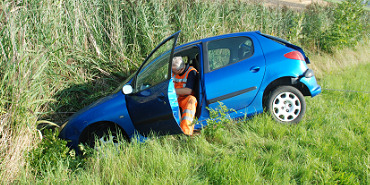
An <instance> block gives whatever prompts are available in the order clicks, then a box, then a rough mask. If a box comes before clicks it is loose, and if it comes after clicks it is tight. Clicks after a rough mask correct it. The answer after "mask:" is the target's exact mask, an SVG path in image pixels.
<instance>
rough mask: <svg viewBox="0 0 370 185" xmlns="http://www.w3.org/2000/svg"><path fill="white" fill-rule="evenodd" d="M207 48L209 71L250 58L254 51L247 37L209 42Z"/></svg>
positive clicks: (251, 42)
mask: <svg viewBox="0 0 370 185" xmlns="http://www.w3.org/2000/svg"><path fill="white" fill-rule="evenodd" d="M207 47H208V67H209V71H213V70H216V69H219V68H222V67H224V66H227V65H230V64H233V63H236V62H239V61H241V60H245V59H247V58H249V57H251V56H252V55H253V51H254V48H253V41H252V39H250V38H249V37H232V38H227V39H220V40H215V41H210V42H209V43H208V44H207Z"/></svg>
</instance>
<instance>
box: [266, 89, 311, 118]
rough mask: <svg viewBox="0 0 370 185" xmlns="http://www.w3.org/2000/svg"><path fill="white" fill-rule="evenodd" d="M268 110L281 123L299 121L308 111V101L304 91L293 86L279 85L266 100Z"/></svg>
mask: <svg viewBox="0 0 370 185" xmlns="http://www.w3.org/2000/svg"><path fill="white" fill-rule="evenodd" d="M266 108H267V111H268V112H269V113H270V114H271V116H272V118H273V119H274V120H276V121H278V122H280V123H287V124H293V123H298V122H299V121H301V119H302V118H303V115H304V114H305V112H306V101H305V99H304V96H303V95H302V93H301V92H300V91H299V90H298V89H296V88H295V87H292V86H279V87H278V88H276V89H275V90H273V91H272V92H271V93H270V95H269V96H268V98H267V101H266Z"/></svg>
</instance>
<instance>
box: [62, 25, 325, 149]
mask: <svg viewBox="0 0 370 185" xmlns="http://www.w3.org/2000/svg"><path fill="white" fill-rule="evenodd" d="M179 33H180V31H179V32H177V33H175V34H173V35H171V36H170V37H168V38H167V39H165V40H164V41H163V42H162V43H160V44H159V45H158V46H157V47H156V48H155V49H154V50H153V51H152V52H151V53H150V54H149V55H148V57H147V58H146V59H145V61H144V62H143V64H142V65H141V66H140V68H139V69H138V71H137V72H136V73H134V74H133V75H132V76H131V77H129V78H128V79H127V80H126V81H125V82H124V83H123V84H122V85H121V88H119V90H117V91H116V92H114V93H113V94H112V95H110V96H107V97H105V98H102V99H100V100H98V101H97V102H95V103H93V104H91V105H89V106H87V107H85V108H84V109H82V110H81V111H79V112H77V113H76V114H74V115H73V116H72V117H70V119H69V121H68V122H67V123H65V124H64V125H62V126H61V128H60V134H59V137H60V138H62V139H66V140H68V141H69V146H70V147H72V148H75V149H77V145H78V144H79V143H85V144H87V145H89V146H94V141H95V139H96V138H98V139H101V140H104V137H105V136H106V135H107V133H108V132H110V133H111V134H112V135H113V136H116V135H117V132H121V133H122V135H123V136H124V137H125V139H127V140H130V139H132V138H133V137H140V138H145V137H146V136H148V134H150V133H151V132H153V133H156V134H157V135H163V134H181V133H183V132H182V130H181V128H180V125H179V124H180V119H181V115H180V108H179V105H178V102H177V97H176V93H175V88H174V84H173V79H172V78H171V76H172V75H171V61H172V58H173V57H174V56H181V57H182V58H183V60H184V61H185V62H187V63H188V64H189V65H191V66H193V67H195V68H196V69H197V71H198V76H197V80H196V83H195V84H196V85H195V89H194V91H195V96H196V98H197V100H198V105H197V110H196V115H195V116H196V118H197V122H196V123H195V124H196V125H195V129H201V128H202V127H204V126H206V125H207V122H206V120H207V119H208V118H209V116H210V114H209V109H207V107H208V108H210V109H215V108H217V107H218V106H219V105H220V103H222V104H223V105H225V106H226V107H227V108H228V109H230V110H233V111H230V112H229V116H230V117H231V118H240V117H245V116H247V117H250V116H252V115H255V114H259V113H262V112H263V111H264V110H266V111H267V112H269V113H270V114H271V116H272V118H273V119H275V120H276V121H278V122H282V123H287V124H293V123H297V122H299V121H300V120H301V119H302V117H303V115H304V113H305V110H306V103H305V99H304V96H311V97H314V96H316V95H318V94H319V93H320V92H321V87H320V86H319V85H318V84H317V82H316V78H315V76H314V73H313V71H312V70H311V69H309V68H308V67H307V64H309V63H310V61H309V59H308V57H307V56H306V55H305V53H304V52H303V50H302V48H300V47H298V46H296V45H293V44H291V43H289V42H288V41H286V40H283V39H280V38H277V37H273V36H270V35H266V34H263V33H261V32H259V31H255V32H243V33H232V34H227V35H220V36H215V37H210V38H205V39H201V40H197V41H193V42H190V43H187V44H183V45H181V46H177V47H176V41H177V38H178V36H179Z"/></svg>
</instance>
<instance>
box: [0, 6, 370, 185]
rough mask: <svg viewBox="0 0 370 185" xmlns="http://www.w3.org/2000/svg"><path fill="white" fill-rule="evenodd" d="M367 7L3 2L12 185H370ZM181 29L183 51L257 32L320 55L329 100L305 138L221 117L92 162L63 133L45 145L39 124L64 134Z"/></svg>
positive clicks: (3, 138)
mask: <svg viewBox="0 0 370 185" xmlns="http://www.w3.org/2000/svg"><path fill="white" fill-rule="evenodd" d="M360 2H361V1H359V0H347V1H344V2H343V3H340V4H329V5H326V6H323V5H320V4H311V5H309V6H307V7H306V8H305V9H303V10H292V9H289V8H288V7H285V6H279V7H271V6H264V4H263V1H262V2H261V1H252V0H250V1H235V0H224V1H214V0H205V1H197V0H182V1H175V0H167V1H160V0H149V1H144V0H138V1H132V0H126V1H116V0H108V1H106V0H90V1H82V0H74V1H64V0H58V1H49V0H32V1H31V0H24V1H11V0H3V1H1V2H0V179H1V181H0V182H1V183H2V184H10V183H22V184H23V183H32V184H33V183H45V184H52V183H53V184H54V183H58V184H70V183H74V184H77V183H78V184H81V183H83V184H87V183H94V184H107V183H114V184H116V183H117V184H118V183H119V184H159V183H161V184H180V183H181V184H183V183H185V184H225V183H228V184H234V183H238V184H245V183H250V184H255V183H292V184H311V183H329V184H369V178H370V175H369V168H370V167H369V164H370V157H369V143H370V142H369V136H370V135H369V122H370V121H369V120H370V118H369V113H368V110H370V109H369V91H370V89H369V86H368V80H367V79H369V72H368V71H369V49H368V48H369V40H368V39H369V30H370V27H369V12H367V11H364V9H363V7H362V5H361V3H360ZM178 30H182V32H181V36H180V40H179V43H184V42H188V41H192V40H197V39H200V38H204V37H208V36H214V35H219V34H224V33H229V32H241V31H253V30H260V31H261V32H263V33H267V34H271V35H275V36H278V37H281V38H284V39H287V40H289V41H291V42H292V43H294V44H297V45H300V46H302V47H303V48H304V49H305V51H307V52H308V54H309V57H310V58H311V61H312V63H313V64H312V65H311V66H310V67H311V68H313V69H314V70H315V72H317V76H318V78H319V80H320V81H319V83H320V84H321V85H322V86H323V88H324V91H323V93H322V94H321V95H320V96H318V97H317V98H314V99H309V98H308V99H307V103H308V110H307V113H306V118H305V120H304V121H302V122H301V123H300V124H298V125H293V126H287V125H281V124H278V123H275V122H273V121H272V120H271V119H270V118H269V117H268V115H264V114H263V115H260V116H256V117H254V118H253V119H250V120H242V121H239V122H237V123H235V122H234V121H232V120H228V119H227V118H225V117H222V122H224V123H225V124H222V125H220V124H218V123H212V122H210V124H214V125H215V126H214V127H208V128H209V129H205V130H204V132H203V133H202V134H201V135H199V136H196V137H193V138H188V137H185V136H181V135H180V136H166V137H161V138H157V137H155V136H153V137H152V139H150V140H149V141H147V142H146V143H144V144H138V143H137V142H135V141H133V142H131V143H124V144H122V145H121V146H119V147H118V148H117V147H113V146H103V148H102V150H101V151H92V150H89V149H86V150H85V151H86V153H85V154H84V155H83V156H75V155H73V152H72V153H71V152H69V150H68V149H67V148H66V147H65V141H62V140H59V139H58V138H57V137H56V135H57V133H54V132H51V131H46V132H45V133H44V136H43V138H44V139H42V140H41V138H42V136H41V135H40V132H39V130H38V128H37V125H38V121H40V120H50V121H53V122H55V123H58V124H61V123H63V122H65V121H66V119H67V118H68V116H70V115H71V114H72V113H73V112H75V111H77V110H79V109H81V108H82V107H83V106H85V105H87V104H89V103H91V102H93V101H95V100H97V99H98V98H100V97H102V96H104V95H106V94H109V93H110V92H111V91H112V90H113V89H114V88H116V87H117V86H118V84H119V82H121V81H122V80H123V79H125V77H127V76H128V75H129V74H130V73H132V72H133V71H135V70H136V69H137V68H138V66H140V64H141V62H142V61H143V59H144V57H145V56H146V55H147V54H148V53H149V52H150V51H151V50H152V49H153V48H154V47H155V46H156V44H158V43H159V42H160V41H161V40H162V39H163V38H165V37H166V36H168V35H170V34H172V33H174V32H175V31H178ZM330 89H337V90H338V89H339V90H343V91H330ZM348 90H351V91H348ZM215 111H216V112H215V113H219V114H223V109H219V110H215ZM230 123H233V124H230Z"/></svg>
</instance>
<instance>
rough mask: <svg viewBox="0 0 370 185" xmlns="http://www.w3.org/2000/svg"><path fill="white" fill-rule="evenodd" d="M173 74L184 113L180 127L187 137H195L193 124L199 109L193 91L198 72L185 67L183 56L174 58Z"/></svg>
mask: <svg viewBox="0 0 370 185" xmlns="http://www.w3.org/2000/svg"><path fill="white" fill-rule="evenodd" d="M172 72H173V81H174V84H175V89H176V94H177V101H178V102H179V106H180V108H181V111H182V114H181V123H180V127H181V129H182V131H183V132H184V133H185V134H186V135H193V131H194V124H193V123H192V122H193V119H194V116H195V111H196V107H197V99H196V98H195V96H194V90H193V89H194V86H195V85H194V84H195V80H196V77H197V73H198V72H197V70H196V69H195V68H194V67H193V66H189V65H188V64H187V65H185V63H184V62H183V60H182V57H181V56H177V57H174V58H173V60H172Z"/></svg>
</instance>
